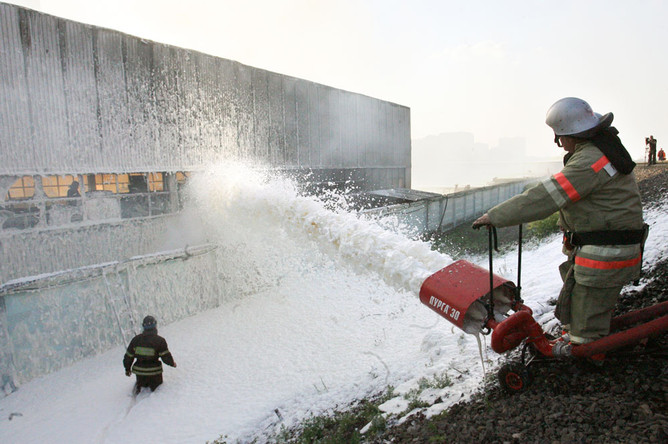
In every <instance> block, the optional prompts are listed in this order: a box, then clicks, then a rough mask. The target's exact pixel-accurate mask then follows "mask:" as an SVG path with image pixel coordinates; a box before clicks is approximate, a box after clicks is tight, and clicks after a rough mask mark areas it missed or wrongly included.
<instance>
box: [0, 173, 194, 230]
mask: <svg viewBox="0 0 668 444" xmlns="http://www.w3.org/2000/svg"><path fill="white" fill-rule="evenodd" d="M172 174H173V176H171V175H172ZM35 177H36V176H23V177H21V178H19V179H17V180H16V181H15V182H14V183H13V184H12V186H11V187H10V188H9V189H8V191H7V194H6V196H5V203H4V205H0V212H1V214H0V216H2V217H1V218H0V227H2V228H3V229H4V228H19V229H24V228H30V227H35V226H38V225H39V226H58V225H62V224H68V223H75V222H82V221H84V220H85V218H86V214H87V213H86V211H84V209H85V206H86V201H90V203H89V205H92V206H93V207H91V209H90V210H89V211H91V213H90V214H91V215H92V214H97V215H98V217H99V214H100V208H101V207H100V205H103V206H104V208H107V210H105V211H104V214H105V215H106V216H103V217H102V219H95V217H94V216H93V219H92V220H109V219H114V216H113V214H114V211H113V210H110V209H109V208H110V207H108V205H112V207H113V205H114V204H113V202H114V200H112V201H111V203H110V202H109V201H107V202H106V203H105V204H100V203H95V201H94V200H95V199H98V198H100V197H102V196H104V198H105V199H109V198H111V199H115V202H117V203H116V205H118V207H117V208H118V209H117V210H116V211H117V213H115V214H117V216H115V217H116V218H117V217H121V218H124V219H125V218H137V217H148V216H158V215H162V214H169V213H172V212H174V211H178V210H180V209H181V208H183V196H182V195H181V194H182V193H181V191H182V187H183V185H185V183H186V181H187V180H188V178H189V177H190V173H189V172H177V173H163V172H150V173H121V174H114V173H91V174H83V175H72V174H66V175H49V176H41V177H38V178H37V179H39V180H37V179H36V178H35ZM170 177H171V178H170ZM75 181H76V182H77V183H78V186H76V185H77V184H74V182H75ZM170 184H171V185H172V186H171V187H170ZM174 185H176V186H175V187H174V188H175V189H170V188H172V187H173V186H174ZM38 188H39V190H38ZM75 189H76V190H75ZM96 192H103V194H101V195H100V194H96ZM70 213H72V214H70ZM75 213H76V214H75ZM88 217H91V216H90V215H89V216H88ZM40 221H42V222H40Z"/></svg>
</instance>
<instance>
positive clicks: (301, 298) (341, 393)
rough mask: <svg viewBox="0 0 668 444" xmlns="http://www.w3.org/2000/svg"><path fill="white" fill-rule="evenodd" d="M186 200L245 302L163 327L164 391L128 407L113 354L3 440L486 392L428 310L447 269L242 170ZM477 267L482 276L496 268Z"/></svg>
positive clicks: (530, 255) (213, 173) (162, 432)
mask: <svg viewBox="0 0 668 444" xmlns="http://www.w3.org/2000/svg"><path fill="white" fill-rule="evenodd" d="M191 193H192V197H193V205H194V208H192V209H191V210H190V211H188V212H187V214H188V215H189V217H191V218H192V225H193V227H194V226H197V227H198V230H202V232H203V233H204V235H205V236H206V238H207V240H209V241H214V242H216V243H219V244H220V245H222V248H224V250H225V252H226V254H227V255H228V257H229V264H230V265H229V268H230V269H229V270H227V272H226V273H225V276H221V279H224V280H227V282H230V283H233V284H234V285H236V286H238V288H240V291H239V295H238V296H237V297H235V298H234V299H233V300H230V301H228V302H226V303H225V304H223V305H222V306H220V307H218V308H216V309H214V310H210V311H207V312H204V313H200V314H198V315H196V316H192V317H190V318H187V319H184V320H182V321H179V322H176V323H173V324H171V325H167V326H161V327H160V333H161V334H162V335H163V336H164V337H165V338H166V339H167V341H168V343H169V347H170V350H171V351H172V353H173V355H174V357H175V359H176V361H177V363H178V368H176V369H172V368H171V367H166V369H165V374H164V379H165V383H164V384H163V385H162V386H161V387H160V388H159V389H158V390H157V391H156V392H155V393H152V394H150V395H148V394H146V393H142V394H141V395H140V396H139V397H138V398H137V400H136V401H135V400H133V399H132V397H131V396H130V392H131V388H132V384H133V378H126V377H125V375H124V373H123V368H122V365H121V359H122V356H123V353H124V349H123V347H117V348H115V349H112V350H109V351H108V352H105V353H103V354H100V355H98V356H95V357H91V358H90V359H87V360H84V361H82V362H79V363H77V364H75V365H73V366H71V367H69V368H66V369H63V370H61V371H58V372H56V373H53V374H50V375H48V376H45V377H41V378H38V379H35V380H33V381H31V382H29V383H27V384H25V385H23V386H22V387H20V389H19V390H18V391H17V392H15V393H13V394H11V395H9V396H7V397H4V398H2V399H0V442H2V443H30V442H40V443H63V442H67V443H143V442H160V443H204V442H206V441H211V440H214V439H216V438H218V437H219V436H221V435H225V436H226V437H227V438H226V439H227V441H228V442H234V441H235V440H240V441H242V442H246V441H251V440H252V439H253V438H258V440H259V442H262V441H263V440H264V439H265V436H266V435H265V434H266V433H270V432H272V431H275V430H277V429H278V428H280V427H281V425H284V426H286V427H290V426H292V425H294V424H296V423H297V422H298V421H300V420H303V419H304V418H307V417H309V416H310V415H311V414H316V415H318V414H322V413H324V412H328V411H332V410H333V409H335V408H343V407H345V406H346V405H348V404H349V403H350V402H352V401H354V400H357V399H360V398H363V397H365V396H369V395H372V394H374V393H378V392H381V391H383V390H384V389H385V388H386V387H387V386H388V385H392V386H394V387H395V391H394V393H395V394H396V395H397V396H396V397H395V398H394V399H392V400H390V401H388V402H387V403H386V404H385V405H383V408H384V409H385V410H386V411H387V412H388V413H398V412H401V411H403V410H404V409H405V408H406V407H407V404H408V401H407V400H406V399H405V398H404V396H403V394H406V393H408V392H409V391H410V390H412V389H414V388H415V387H417V386H418V381H419V380H420V379H421V378H424V377H427V378H430V377H432V376H434V375H444V374H447V375H448V376H449V377H450V378H451V379H452V381H453V382H454V384H453V385H452V386H451V387H447V388H444V389H440V390H435V389H428V390H426V391H424V392H423V393H422V394H421V395H420V396H421V397H422V399H424V400H427V401H433V400H434V399H436V398H438V397H440V398H441V399H442V400H443V401H444V402H442V403H438V404H436V405H435V406H434V407H431V408H430V409H428V411H427V413H428V414H433V413H437V412H439V411H441V410H443V409H444V408H447V407H448V406H449V405H451V404H452V403H453V402H455V401H457V400H459V399H460V398H461V397H466V396H468V395H469V394H470V393H471V392H472V391H473V390H474V389H475V388H476V387H477V386H478V384H479V383H480V381H481V379H482V377H483V370H482V365H481V362H480V357H479V351H478V345H477V342H476V338H475V337H474V336H471V335H466V334H464V333H463V332H461V331H459V330H457V329H456V328H454V327H452V326H451V324H450V323H448V322H447V321H446V320H445V319H443V318H441V317H439V316H438V315H437V314H435V313H434V312H432V311H431V310H430V309H428V308H427V307H426V306H424V305H422V304H421V303H420V301H419V299H418V296H417V294H418V290H419V287H420V285H421V283H422V282H423V281H424V279H425V278H426V277H427V276H429V275H430V274H432V273H433V272H435V271H437V270H439V269H440V268H442V267H444V266H446V265H448V264H449V263H451V262H452V259H451V258H449V257H447V256H445V255H442V254H439V253H436V252H434V251H432V250H431V249H430V246H429V244H427V243H423V242H418V241H414V240H410V239H409V238H407V237H405V236H402V235H400V234H396V233H394V232H390V231H386V230H384V229H382V228H381V227H379V226H378V225H377V224H375V223H373V222H369V221H365V220H361V219H359V218H358V217H356V216H355V215H353V214H350V213H346V212H343V211H341V212H334V211H330V210H328V209H326V208H325V206H324V205H323V204H322V203H320V202H318V201H316V200H314V199H312V198H308V197H303V196H300V195H299V193H297V192H296V190H295V188H294V186H293V185H292V183H291V182H289V181H287V180H282V179H279V178H268V177H266V176H265V175H263V174H261V173H259V172H257V171H255V170H251V169H247V168H245V167H243V166H241V165H231V166H230V165H228V166H217V167H212V168H211V170H210V171H208V172H206V173H203V174H200V175H198V176H196V177H194V178H193V179H192V183H191ZM667 206H668V205H665V204H664V205H663V206H661V207H659V208H656V209H653V210H652V211H650V212H648V213H647V214H646V220H647V221H648V222H649V223H650V224H651V225H652V231H651V235H650V238H649V240H648V245H647V249H646V257H647V258H648V260H650V261H655V260H657V259H658V258H661V257H665V253H666V249H668V242H666V237H668V234H667V233H668V227H667V223H666V221H665V219H666V218H665V213H666V209H667V208H666V207H667ZM480 235H481V236H482V235H484V233H481V234H480ZM184 236H186V234H184ZM473 260H475V261H476V262H478V263H479V265H481V266H483V267H485V268H486V267H487V258H485V257H483V258H476V259H473ZM562 260H563V256H562V254H561V247H560V239H559V237H558V236H554V237H553V238H551V239H548V240H547V241H546V242H544V243H543V244H542V245H540V246H537V247H533V248H531V249H527V250H526V251H525V252H524V255H523V275H522V287H523V297H524V299H525V303H526V304H527V305H529V306H531V307H532V308H533V309H534V315H535V317H536V319H538V320H539V321H540V322H542V323H544V324H546V328H549V327H550V326H552V325H554V324H555V321H554V318H553V315H552V307H550V306H549V305H548V304H547V300H548V299H550V298H553V297H555V296H556V295H557V293H558V291H559V288H560V286H561V282H560V278H559V275H558V272H557V265H558V264H559V263H560V262H561V261H562ZM494 268H495V272H496V273H497V274H500V275H502V276H505V277H507V278H509V279H511V280H513V281H516V268H517V257H516V253H514V252H511V253H508V254H505V255H503V256H500V257H498V258H495V263H494ZM485 357H486V359H488V360H490V361H495V360H497V359H499V357H498V356H496V355H494V353H493V352H491V351H489V352H487V351H486V354H485Z"/></svg>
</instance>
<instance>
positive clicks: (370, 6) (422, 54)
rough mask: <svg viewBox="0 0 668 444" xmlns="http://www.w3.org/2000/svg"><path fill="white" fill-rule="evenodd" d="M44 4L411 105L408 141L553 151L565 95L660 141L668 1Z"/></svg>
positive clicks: (629, 142)
mask: <svg viewBox="0 0 668 444" xmlns="http://www.w3.org/2000/svg"><path fill="white" fill-rule="evenodd" d="M9 3H14V4H19V5H23V6H27V7H30V8H33V9H37V10H40V11H43V12H46V13H49V14H53V15H57V16H60V17H65V18H69V19H72V20H76V21H80V22H84V23H89V24H94V25H98V26H102V27H106V28H111V29H116V30H119V31H122V32H125V33H129V34H132V35H136V36H139V37H143V38H147V39H151V40H155V41H159V42H162V43H167V44H172V45H176V46H181V47H185V48H191V49H196V50H198V51H201V52H204V53H207V54H212V55H215V56H220V57H224V58H228V59H232V60H236V61H238V62H241V63H244V64H247V65H251V66H254V67H258V68H263V69H267V70H270V71H274V72H278V73H281V74H287V75H290V76H294V77H299V78H303V79H307V80H311V81H314V82H318V83H323V84H325V85H329V86H333V87H336V88H341V89H345V90H349V91H354V92H358V93H362V94H365V95H369V96H372V97H377V98H380V99H383V100H388V101H391V102H395V103H399V104H401V105H405V106H408V107H410V108H411V126H412V138H413V139H416V138H422V137H425V136H428V135H433V134H439V133H443V132H454V131H467V132H472V133H473V134H474V135H475V138H476V142H482V143H486V144H489V145H490V146H495V145H496V144H497V143H498V139H499V138H501V137H518V136H520V137H525V138H526V141H527V153H528V154H531V155H537V156H550V155H560V152H559V151H558V149H557V148H556V146H555V145H554V144H553V143H552V134H551V130H550V129H549V128H548V127H547V126H546V125H545V123H544V121H545V113H546V111H547V109H548V108H549V106H550V105H551V104H552V103H554V102H555V101H556V100H558V99H560V98H562V97H565V96H576V97H581V98H583V99H585V100H587V101H588V102H589V103H590V104H591V105H592V107H593V108H594V110H595V111H597V112H600V113H606V112H609V111H612V112H613V113H614V114H615V122H614V123H613V125H615V126H617V128H618V129H619V130H620V132H621V134H620V136H621V137H622V141H623V142H624V143H625V145H626V146H627V148H628V149H629V151H630V152H631V154H632V156H633V157H634V158H642V157H643V155H644V151H645V146H644V138H645V137H646V136H649V135H650V134H653V135H654V137H655V138H657V139H658V141H659V146H660V147H663V146H664V145H665V147H666V148H668V144H664V142H665V141H667V140H668V124H667V121H668V112H667V111H666V105H668V87H667V86H666V83H667V82H668V57H666V54H667V53H668V45H667V44H668V26H667V24H666V22H667V20H668V1H663V0H636V1H631V0H559V1H557V0H554V1H547V0H545V1H542V0H461V1H455V0H410V1H408V0H406V1H399V0H328V1H325V0H322V1H318V0H311V1H309V0H284V1H282V0H237V1H228V0H217V1H216V0H208V1H207V0H189V1H183V0H181V1H172V0H97V1H90V0H39V1H29V0H28V1H18V0H15V1H9Z"/></svg>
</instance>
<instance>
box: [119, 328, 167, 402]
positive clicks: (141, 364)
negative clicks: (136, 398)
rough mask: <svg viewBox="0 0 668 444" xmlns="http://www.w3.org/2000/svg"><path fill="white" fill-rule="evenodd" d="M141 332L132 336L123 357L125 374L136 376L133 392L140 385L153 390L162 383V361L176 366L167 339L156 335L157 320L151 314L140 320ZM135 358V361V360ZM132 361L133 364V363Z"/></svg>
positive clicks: (137, 390) (136, 390) (138, 390)
mask: <svg viewBox="0 0 668 444" xmlns="http://www.w3.org/2000/svg"><path fill="white" fill-rule="evenodd" d="M142 328H143V330H144V331H143V332H142V333H140V334H138V335H137V336H135V337H134V338H132V341H130V345H128V349H127V351H126V352H125V356H124V357H123V367H125V375H126V376H130V374H131V373H134V374H135V376H136V377H137V382H136V384H135V388H134V393H135V395H136V394H138V393H139V392H140V391H141V389H142V387H149V388H150V389H151V391H154V390H155V389H156V388H157V387H158V386H159V385H160V384H162V363H161V362H160V360H161V359H162V362H164V363H165V364H167V365H170V366H172V367H176V363H175V362H174V358H173V357H172V354H171V353H170V352H169V349H168V348H167V341H166V340H165V338H163V337H162V336H159V335H158V322H157V321H156V319H155V318H154V317H153V316H146V317H145V318H144V321H143V322H142ZM135 360H136V362H135ZM133 363H134V365H133Z"/></svg>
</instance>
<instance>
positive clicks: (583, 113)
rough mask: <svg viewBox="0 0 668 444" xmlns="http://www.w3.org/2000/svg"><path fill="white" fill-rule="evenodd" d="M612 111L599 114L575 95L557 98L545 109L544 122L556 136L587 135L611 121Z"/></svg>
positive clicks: (591, 134) (606, 125)
mask: <svg viewBox="0 0 668 444" xmlns="http://www.w3.org/2000/svg"><path fill="white" fill-rule="evenodd" d="M612 119H613V115H612V113H607V114H605V115H603V116H601V115H600V114H598V113H595V112H594V110H593V109H592V108H591V106H589V104H588V103H587V102H585V101H584V100H582V99H578V98H576V97H565V98H563V99H560V100H557V101H556V102H555V103H554V105H552V106H551V107H550V109H549V110H547V116H546V118H545V123H547V124H548V125H549V126H550V127H551V128H552V129H553V130H554V134H555V135H556V136H580V137H589V136H593V135H594V134H596V133H597V132H598V131H599V130H601V129H603V128H607V127H608V126H610V124H611V123H612Z"/></svg>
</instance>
